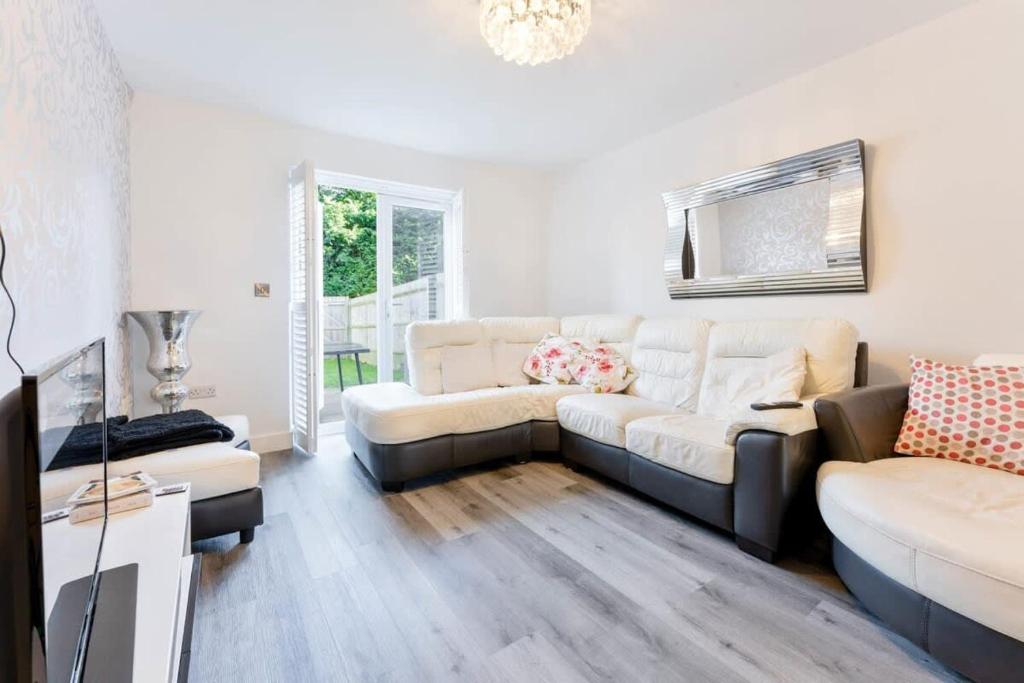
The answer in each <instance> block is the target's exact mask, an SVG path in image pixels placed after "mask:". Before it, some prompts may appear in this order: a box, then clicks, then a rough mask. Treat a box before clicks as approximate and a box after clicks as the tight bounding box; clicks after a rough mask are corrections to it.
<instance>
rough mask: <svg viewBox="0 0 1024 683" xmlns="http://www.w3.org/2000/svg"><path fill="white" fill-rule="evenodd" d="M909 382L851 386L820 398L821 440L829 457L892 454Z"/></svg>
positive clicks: (865, 457) (875, 457)
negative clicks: (853, 387)
mask: <svg viewBox="0 0 1024 683" xmlns="http://www.w3.org/2000/svg"><path fill="white" fill-rule="evenodd" d="M907 393H908V386H907V385H906V384H890V385H885V386H876V387H864V388H862V389H851V390H849V391H843V392H840V393H837V394H830V395H828V396H823V397H821V398H819V399H818V400H817V401H815V403H814V412H815V413H817V415H818V428H819V431H820V432H821V444H822V447H823V451H824V453H825V455H826V458H827V459H828V460H850V461H853V462H870V461H872V460H879V459H881V458H891V457H892V455H893V447H894V446H895V445H896V439H897V438H898V437H899V433H900V427H901V426H902V425H903V416H904V414H905V413H906V412H907Z"/></svg>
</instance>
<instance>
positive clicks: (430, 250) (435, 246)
mask: <svg viewBox="0 0 1024 683" xmlns="http://www.w3.org/2000/svg"><path fill="white" fill-rule="evenodd" d="M444 223H445V212H444V210H443V209H437V208H424V207H422V206H408V205H404V204H395V205H393V206H392V209H391V283H392V288H391V328H392V340H393V343H392V355H391V358H392V376H393V377H394V381H396V382H408V381H409V372H408V366H407V364H406V362H405V328H406V327H408V325H409V323H411V322H414V321H416V320H443V319H444V318H445V317H446V312H445V292H444V272H445V264H444Z"/></svg>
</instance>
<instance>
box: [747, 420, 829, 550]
mask: <svg viewBox="0 0 1024 683" xmlns="http://www.w3.org/2000/svg"><path fill="white" fill-rule="evenodd" d="M817 444H818V430H816V429H810V430H806V431H803V432H801V433H799V434H795V435H785V434H779V433H776V432H766V431H761V430H747V431H744V432H743V433H742V434H740V435H739V438H737V440H736V460H735V473H734V481H733V529H734V531H735V532H736V537H737V538H736V542H737V544H739V546H740V548H741V549H742V550H744V551H746V552H748V553H750V554H752V555H755V556H757V557H760V558H761V559H763V560H766V561H768V562H772V561H774V559H775V556H776V553H777V552H778V550H779V548H780V545H781V541H782V531H783V527H784V526H785V525H786V520H787V519H788V518H791V517H799V516H800V515H792V514H791V512H792V509H793V507H794V503H795V502H796V501H797V499H798V497H799V498H807V499H809V500H813V493H811V491H812V489H813V485H812V480H813V478H814V471H815V470H816V469H817V466H818V464H819V462H820V459H819V457H818V448H817ZM801 492H804V493H803V494H801ZM805 516H807V515H805Z"/></svg>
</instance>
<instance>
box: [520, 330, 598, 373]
mask: <svg viewBox="0 0 1024 683" xmlns="http://www.w3.org/2000/svg"><path fill="white" fill-rule="evenodd" d="M585 348H586V347H585V346H584V345H583V343H582V342H579V341H575V340H569V339H566V338H565V337H562V336H561V335H557V334H552V333H550V332H549V333H548V334H546V335H544V338H543V339H541V340H540V341H539V342H538V343H537V346H535V347H534V349H533V351H531V352H530V355H529V356H527V357H526V361H525V362H524V363H523V372H525V373H526V374H527V375H528V376H529V377H532V378H533V379H535V380H537V381H538V382H543V383H544V384H572V381H573V376H572V371H571V370H570V366H571V365H572V364H573V363H574V362H575V361H576V356H577V355H578V354H579V353H580V352H581V351H583V350H585Z"/></svg>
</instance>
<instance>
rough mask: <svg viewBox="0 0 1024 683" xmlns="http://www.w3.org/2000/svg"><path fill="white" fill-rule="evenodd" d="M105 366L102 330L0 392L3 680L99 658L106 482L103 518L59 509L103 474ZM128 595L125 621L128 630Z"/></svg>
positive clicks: (41, 676)
mask: <svg viewBox="0 0 1024 683" xmlns="http://www.w3.org/2000/svg"><path fill="white" fill-rule="evenodd" d="M104 367H105V343H104V340H103V339H102V338H101V339H97V340H96V341H94V342H91V343H89V344H86V345H85V346H82V347H79V348H76V349H74V350H72V351H71V352H69V353H67V354H65V355H64V356H61V357H60V358H58V359H56V360H54V361H51V362H50V363H47V364H46V365H44V366H42V367H40V368H39V369H36V370H34V371H32V372H30V373H27V374H25V375H23V376H22V380H21V386H20V387H18V388H16V389H14V390H13V391H11V392H10V393H8V394H7V395H6V396H5V397H4V398H3V399H0V429H2V430H3V434H2V436H0V550H2V554H3V555H4V556H5V558H6V559H7V561H6V562H4V563H0V643H4V647H2V648H0V650H2V651H0V680H3V681H12V682H17V683H22V682H28V681H31V682H33V683H35V682H40V683H42V682H44V681H45V682H48V683H57V682H60V683H66V682H68V681H71V682H74V683H78V682H79V681H87V680H97V676H96V675H92V676H90V675H89V674H88V670H89V669H90V668H92V669H97V668H98V666H99V665H98V664H97V666H95V667H89V662H90V657H92V658H93V659H102V657H100V656H97V652H96V650H97V648H96V641H97V640H100V641H102V640H104V639H103V637H102V634H101V637H100V638H98V639H97V637H96V635H97V631H96V628H95V627H96V615H97V606H98V605H101V604H102V602H103V593H101V590H100V587H101V582H102V581H103V577H104V575H105V574H107V572H101V571H100V567H101V560H102V554H103V541H104V538H105V535H106V533H107V515H106V506H107V501H106V491H105V487H104V492H103V497H102V512H103V514H102V515H101V516H100V517H99V518H97V519H93V520H90V521H87V522H82V523H80V524H76V525H74V526H70V525H69V521H68V519H67V518H66V516H65V517H63V518H62V517H61V515H62V512H61V510H62V509H65V508H66V506H67V499H68V497H69V496H70V495H71V493H73V492H74V489H76V488H77V487H78V485H80V484H83V483H85V482H87V481H90V480H99V481H106V479H107V476H106V473H107V420H106V378H105V372H104ZM69 489H70V490H69ZM131 578H132V579H133V580H134V577H131ZM119 588H121V587H119ZM105 592H107V593H109V592H110V591H109V590H107V591H105ZM130 592H131V594H132V596H134V583H133V584H132V586H131V590H130ZM132 601H133V604H132V612H131V616H130V618H129V622H130V623H128V624H125V625H124V626H125V627H126V628H128V629H129V630H130V631H132V632H133V631H134V597H132ZM102 611H103V610H102V609H101V610H100V612H102ZM108 611H109V610H108ZM100 649H101V650H103V649H106V648H100ZM102 654H103V656H107V653H106V652H104V653H102Z"/></svg>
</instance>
